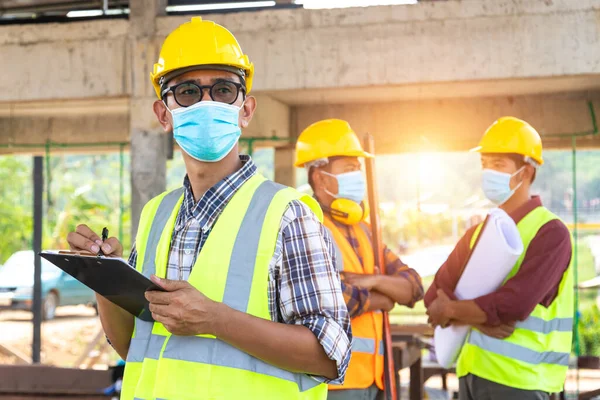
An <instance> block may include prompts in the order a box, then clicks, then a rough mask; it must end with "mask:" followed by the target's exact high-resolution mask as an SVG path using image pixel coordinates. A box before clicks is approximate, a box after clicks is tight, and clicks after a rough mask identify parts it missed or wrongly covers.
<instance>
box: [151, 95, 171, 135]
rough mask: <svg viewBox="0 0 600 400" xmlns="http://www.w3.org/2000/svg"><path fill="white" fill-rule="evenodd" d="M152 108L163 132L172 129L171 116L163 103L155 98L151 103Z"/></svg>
mask: <svg viewBox="0 0 600 400" xmlns="http://www.w3.org/2000/svg"><path fill="white" fill-rule="evenodd" d="M152 109H153V110H154V114H155V115H156V118H157V119H158V122H159V123H160V125H161V126H162V127H163V129H164V131H165V132H171V131H173V117H172V116H171V113H170V112H169V110H168V109H167V106H166V105H165V103H163V102H162V101H161V100H156V101H155V102H154V104H153V105H152Z"/></svg>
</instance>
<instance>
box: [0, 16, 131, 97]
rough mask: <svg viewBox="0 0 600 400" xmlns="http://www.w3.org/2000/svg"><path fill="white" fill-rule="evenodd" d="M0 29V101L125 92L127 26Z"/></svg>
mask: <svg viewBox="0 0 600 400" xmlns="http://www.w3.org/2000/svg"><path fill="white" fill-rule="evenodd" d="M39 27H41V25H40V26H35V28H33V25H7V26H1V27H0V54H2V63H3V68H2V74H0V101H29V100H41V99H77V98H90V97H104V96H122V95H125V94H127V93H128V92H129V87H128V85H129V83H128V77H129V70H130V68H129V65H128V63H129V59H128V57H127V54H128V53H129V49H128V43H127V31H128V28H129V26H128V22H127V21H125V20H102V21H90V22H81V23H72V24H48V25H43V28H39Z"/></svg>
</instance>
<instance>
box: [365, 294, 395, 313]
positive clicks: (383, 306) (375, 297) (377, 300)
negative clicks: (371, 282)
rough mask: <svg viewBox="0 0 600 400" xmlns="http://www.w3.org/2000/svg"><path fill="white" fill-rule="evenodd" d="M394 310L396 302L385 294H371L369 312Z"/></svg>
mask: <svg viewBox="0 0 600 400" xmlns="http://www.w3.org/2000/svg"><path fill="white" fill-rule="evenodd" d="M392 308H394V301H393V300H392V299H390V298H389V297H387V296H386V295H385V294H382V293H379V292H376V291H371V292H369V307H367V310H366V311H367V312H369V311H391V310H392Z"/></svg>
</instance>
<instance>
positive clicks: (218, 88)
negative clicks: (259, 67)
mask: <svg viewBox="0 0 600 400" xmlns="http://www.w3.org/2000/svg"><path fill="white" fill-rule="evenodd" d="M206 89H208V93H209V94H210V98H211V99H212V100H213V101H218V102H219V103H226V104H233V103H235V101H236V100H237V98H238V96H239V94H240V91H241V92H242V94H243V95H244V96H245V95H246V90H245V89H244V86H243V85H242V84H241V83H238V82H231V81H217V82H215V83H214V84H212V85H198V84H197V83H194V82H181V83H178V84H177V85H173V86H171V87H168V88H166V89H164V90H163V91H162V97H163V99H164V98H165V96H166V95H167V93H169V92H173V97H174V98H175V102H176V103H177V104H179V105H180V106H181V107H189V106H191V105H194V104H196V103H197V102H199V101H200V100H202V96H203V94H204V91H205V90H206Z"/></svg>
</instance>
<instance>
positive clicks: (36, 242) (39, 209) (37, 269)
mask: <svg viewBox="0 0 600 400" xmlns="http://www.w3.org/2000/svg"><path fill="white" fill-rule="evenodd" d="M43 192H44V158H43V157H40V156H37V157H34V158H33V255H34V258H33V259H34V272H33V343H32V350H31V355H32V356H31V360H32V362H33V363H34V364H37V363H39V362H40V361H41V360H40V354H41V350H42V329H41V328H42V261H41V258H40V252H41V251H42V217H43V200H42V198H43Z"/></svg>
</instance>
